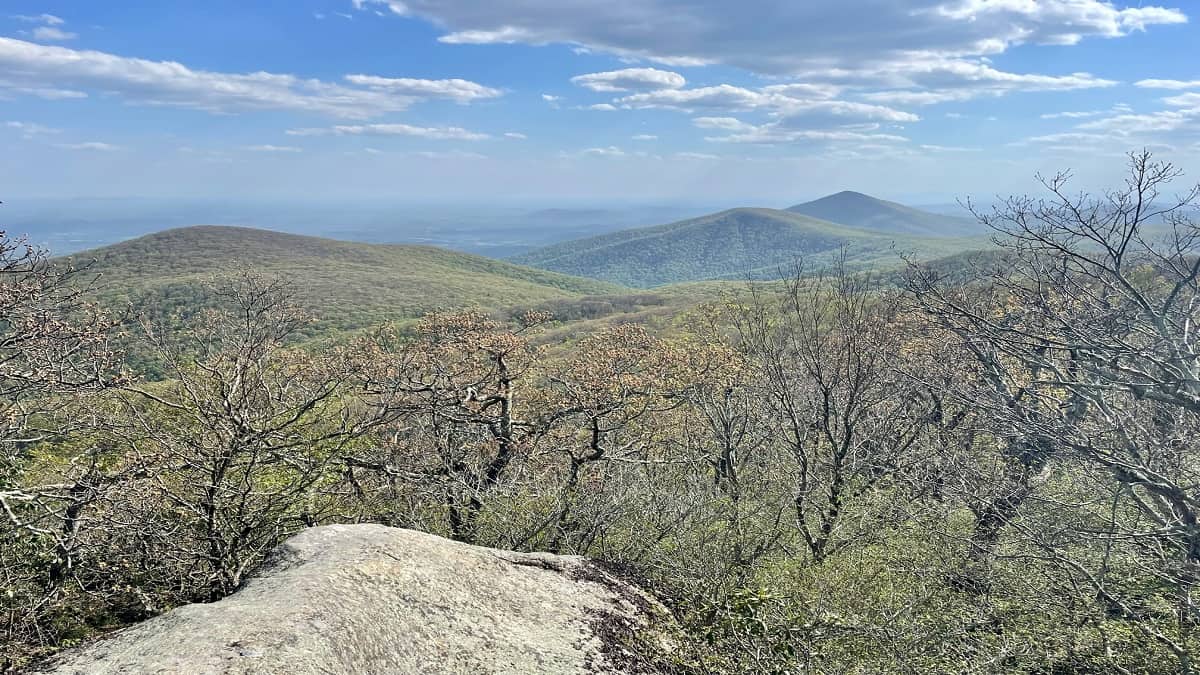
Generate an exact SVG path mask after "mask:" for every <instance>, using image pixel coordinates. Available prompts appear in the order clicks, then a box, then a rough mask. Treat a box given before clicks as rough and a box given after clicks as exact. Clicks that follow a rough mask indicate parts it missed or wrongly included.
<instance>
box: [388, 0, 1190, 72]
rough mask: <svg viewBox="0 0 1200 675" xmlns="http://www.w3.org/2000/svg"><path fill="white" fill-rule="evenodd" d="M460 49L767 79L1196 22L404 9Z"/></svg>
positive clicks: (696, 9)
mask: <svg viewBox="0 0 1200 675" xmlns="http://www.w3.org/2000/svg"><path fill="white" fill-rule="evenodd" d="M405 6H406V9H407V11H408V12H409V13H410V14H411V15H416V16H421V17H424V18H426V19H429V20H431V21H432V22H434V23H435V24H436V25H438V26H440V27H444V28H445V29H446V30H447V31H449V33H448V34H447V35H444V36H442V37H441V38H440V39H441V41H443V42H449V43H456V44H466V43H470V44H486V43H511V42H523V43H527V44H548V43H562V44H570V45H575V46H580V47H585V48H588V49H591V50H595V51H605V52H609V53H612V54H616V55H618V56H622V57H632V58H644V59H647V60H652V61H656V62H659V63H663V62H666V61H673V62H675V63H690V64H699V63H723V64H727V65H732V66H737V67H741V68H746V69H748V70H752V71H755V72H759V73H768V74H789V73H798V72H804V71H809V70H814V69H822V68H839V69H848V70H857V69H861V68H864V67H870V66H878V65H880V64H886V63H892V62H897V61H908V60H911V59H913V58H914V57H930V56H936V57H942V58H958V57H963V56H986V55H995V54H999V53H1002V52H1004V51H1005V50H1007V49H1008V48H1009V47H1011V46H1014V45H1018V44H1024V43H1036V44H1072V43H1075V42H1078V41H1080V40H1082V39H1085V38H1117V37H1120V36H1123V35H1127V34H1129V33H1131V32H1134V31H1142V30H1146V29H1147V28H1149V27H1152V26H1155V25H1163V24H1178V23H1183V22H1185V21H1186V20H1187V17H1186V16H1185V15H1184V14H1183V12H1181V11H1179V10H1175V9H1167V8H1165V7H1162V6H1158V5H1150V6H1143V7H1136V8H1120V7H1118V6H1117V5H1116V4H1114V3H1112V2H1109V1H1108V0H910V1H908V2H896V1H895V0H845V1H844V2H841V3H839V4H838V5H837V7H836V9H834V8H832V7H831V6H830V5H829V4H827V3H821V2H796V1H795V0H744V1H743V2H737V3H733V2H729V1H728V0H572V1H571V2H568V3H564V2H563V1H562V0H521V1H520V2H515V1H510V2H499V1H497V2H479V0H406V1H405Z"/></svg>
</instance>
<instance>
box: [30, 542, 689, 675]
mask: <svg viewBox="0 0 1200 675" xmlns="http://www.w3.org/2000/svg"><path fill="white" fill-rule="evenodd" d="M671 631H672V627H671V621H670V618H669V615H668V613H667V612H666V611H665V610H664V609H663V607H662V606H661V605H660V604H659V603H658V602H657V601H655V600H654V599H653V598H651V597H650V596H649V595H647V594H646V593H644V592H642V591H640V590H638V589H637V588H635V587H633V586H631V585H629V584H627V583H624V582H622V581H620V580H618V579H616V578H615V577H613V576H612V575H610V574H608V573H607V572H605V571H604V570H603V569H601V568H599V567H597V566H596V565H595V564H594V563H592V562H590V561H588V560H586V559H584V558H580V557H577V556H557V555H549V554H529V553H513V552H509V551H500V550H496V549H489V548H483V547H479V546H469V545H467V544H462V543H458V542H453V541H450V540H447V539H443V538H441V537H436V536H433V535H429V534H423V533H420V532H413V531H411V530H401V529H395V528H389V527H383V526H380V525H330V526H327V527H317V528H312V529H309V530H305V531H304V532H301V533H300V534H298V535H296V536H295V537H292V538H291V539H289V540H288V541H287V542H285V543H284V544H283V545H282V546H280V547H279V549H277V550H276V551H275V552H274V553H273V554H272V556H271V558H270V559H269V560H268V561H267V564H266V565H265V566H264V567H263V569H262V570H261V571H260V572H259V573H258V575H257V576H256V577H255V578H254V579H252V580H250V581H249V582H247V583H246V584H245V586H244V587H243V588H241V589H240V590H238V591H237V592H236V593H234V594H233V595H231V596H229V597H227V598H225V599H223V600H221V601H219V602H215V603H212V604H203V605H187V606H184V607H179V608H176V609H173V610H171V611H169V612H167V613H165V614H163V615H161V616H158V617H155V618H153V619H150V620H149V621H146V622H144V623H142V624H139V625H137V626H133V627H131V628H128V629H125V630H122V631H118V632H116V633H114V634H112V635H111V636H108V637H106V638H104V639H101V640H99V641H97V642H94V643H92V644H90V645H87V646H84V647H82V648H79V649H76V650H73V651H71V652H67V653H66V654H64V655H62V656H61V657H60V658H59V659H58V660H57V661H56V662H55V663H53V664H51V666H50V670H49V672H53V673H64V674H65V673H72V674H75V673H87V674H88V675H102V674H105V673H188V674H189V675H192V674H197V675H198V674H201V673H281V674H282V673H286V674H287V675H303V674H307V673H372V674H375V673H472V674H477V673H522V674H524V673H591V672H655V671H656V670H657V668H658V666H656V663H661V661H660V660H659V657H661V656H663V655H664V654H666V653H667V652H669V650H670V638H669V637H668V636H669V635H670V633H671Z"/></svg>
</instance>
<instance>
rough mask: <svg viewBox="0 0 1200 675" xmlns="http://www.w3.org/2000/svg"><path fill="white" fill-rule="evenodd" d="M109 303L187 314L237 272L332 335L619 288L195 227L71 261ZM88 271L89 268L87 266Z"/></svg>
mask: <svg viewBox="0 0 1200 675" xmlns="http://www.w3.org/2000/svg"><path fill="white" fill-rule="evenodd" d="M69 259H71V260H73V261H74V262H75V263H76V264H79V265H88V267H87V272H86V273H87V274H88V275H89V276H90V275H96V276H97V277H98V281H97V284H96V286H97V291H98V293H99V294H100V295H101V297H102V298H105V299H106V300H107V301H109V302H112V303H119V304H124V303H130V304H132V305H133V306H134V307H135V308H138V307H148V306H151V305H158V306H166V307H178V308H181V309H187V310H194V309H195V308H196V307H197V306H203V304H204V303H205V302H207V298H206V297H204V294H203V291H201V290H199V289H201V288H202V287H203V286H204V284H205V282H208V281H210V280H211V279H212V278H214V277H215V276H217V275H220V274H221V273H223V272H228V271H230V270H233V269H236V267H237V266H238V265H239V264H245V265H246V266H248V267H250V268H252V269H254V270H255V271H258V272H263V273H268V274H272V275H275V276H279V277H282V278H285V279H288V280H290V281H292V282H293V283H294V284H295V288H296V293H297V299H298V301H299V302H300V303H301V304H302V305H303V306H304V307H305V308H306V309H308V310H309V311H310V313H312V314H313V315H314V316H316V317H318V318H320V319H322V322H321V323H322V324H323V325H324V326H326V327H328V328H330V329H345V328H357V327H363V326H369V325H373V324H375V323H378V322H380V321H386V320H396V319H403V318H409V317H415V316H420V315H421V314H423V313H426V312H428V311H430V310H434V309H440V308H451V307H462V306H469V305H478V306H482V307H486V308H489V309H492V308H501V307H513V306H519V305H523V304H532V303H537V302H543V301H546V300H552V299H558V298H571V297H580V296H584V295H593V294H606V293H620V292H623V291H625V290H626V289H623V288H621V287H619V286H615V285H612V284H608V283H604V282H602V281H596V280H593V279H580V278H575V277H569V276H565V275H562V274H557V273H554V272H548V271H545V270H537V269H530V268H527V267H521V266H518V265H515V264H513V263H509V262H504V261H501V260H494V259H491V258H485V257H482V256H477V255H471V254H468V253H460V252H457V251H450V250H447V249H441V248H435V247H432V246H415V245H403V244H362V243H355V242H347V241H338V240H334V239H324V238H320V237H309V236H304V235H297V234H285V233H282V232H274V231H271V230H260V229H253V228H245V227H229V226H215V225H208V226H194V227H185V228H178V229H172V230H164V231H162V232H156V233H154V234H149V235H146V236H143V237H139V238H136V239H130V240H128V241H124V242H121V243H118V244H113V245H110V246H105V247H102V248H97V249H92V250H90V251H83V252H80V253H76V254H73V255H71V256H69ZM89 261H90V264H89Z"/></svg>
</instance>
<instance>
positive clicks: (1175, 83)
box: [1134, 80, 1200, 89]
mask: <svg viewBox="0 0 1200 675" xmlns="http://www.w3.org/2000/svg"><path fill="white" fill-rule="evenodd" d="M1134 86H1138V87H1142V88H1143V89H1198V88H1200V80H1139V81H1137V82H1134Z"/></svg>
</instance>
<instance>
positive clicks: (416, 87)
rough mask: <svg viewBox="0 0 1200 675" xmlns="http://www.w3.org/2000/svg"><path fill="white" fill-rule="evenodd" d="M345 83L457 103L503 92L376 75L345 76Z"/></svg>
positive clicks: (457, 83)
mask: <svg viewBox="0 0 1200 675" xmlns="http://www.w3.org/2000/svg"><path fill="white" fill-rule="evenodd" d="M346 81H347V82H349V83H351V84H357V85H361V86H364V87H367V88H370V89H377V90H382V91H386V92H388V93H391V94H396V95H399V96H407V97H412V98H444V99H449V100H451V101H457V102H459V103H468V102H470V101H474V100H477V99H484V98H496V97H498V96H501V95H503V93H504V92H502V91H500V90H499V89H493V88H492V87H485V86H484V85H482V84H478V83H475V82H471V81H470V80H460V79H450V80H421V79H414V78H411V77H403V78H390V77H378V76H376V75H347V76H346Z"/></svg>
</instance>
